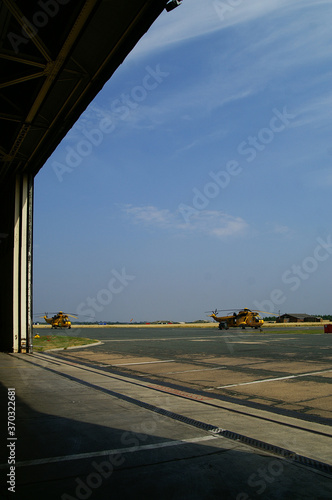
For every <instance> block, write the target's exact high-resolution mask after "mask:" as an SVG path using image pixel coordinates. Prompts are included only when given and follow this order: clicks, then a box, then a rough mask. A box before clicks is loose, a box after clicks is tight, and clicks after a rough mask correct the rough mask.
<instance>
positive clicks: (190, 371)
mask: <svg viewBox="0 0 332 500" xmlns="http://www.w3.org/2000/svg"><path fill="white" fill-rule="evenodd" d="M225 368H226V366H219V367H216V368H199V369H197V370H184V371H182V372H181V371H179V372H167V373H164V375H175V374H176V373H192V372H209V371H213V370H225Z"/></svg>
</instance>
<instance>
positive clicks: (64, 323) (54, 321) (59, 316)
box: [42, 311, 77, 328]
mask: <svg viewBox="0 0 332 500" xmlns="http://www.w3.org/2000/svg"><path fill="white" fill-rule="evenodd" d="M68 316H70V317H72V318H76V319H77V316H74V315H72V314H68V313H64V312H62V311H59V312H58V313H55V314H54V316H52V317H51V318H49V317H48V316H47V313H46V314H45V316H42V317H43V318H44V320H45V321H46V323H48V324H49V325H52V328H71V321H70V320H69V317H68Z"/></svg>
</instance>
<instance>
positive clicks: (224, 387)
mask: <svg viewBox="0 0 332 500" xmlns="http://www.w3.org/2000/svg"><path fill="white" fill-rule="evenodd" d="M330 372H332V370H324V371H321V372H309V373H300V374H299V375H288V376H287V377H278V378H265V379H263V380H254V381H253V382H242V383H240V384H231V385H221V386H219V387H216V389H226V388H227V387H238V386H239V385H250V384H261V383H263V382H278V381H279V380H287V379H291V378H298V377H308V376H309V375H321V374H322V373H330Z"/></svg>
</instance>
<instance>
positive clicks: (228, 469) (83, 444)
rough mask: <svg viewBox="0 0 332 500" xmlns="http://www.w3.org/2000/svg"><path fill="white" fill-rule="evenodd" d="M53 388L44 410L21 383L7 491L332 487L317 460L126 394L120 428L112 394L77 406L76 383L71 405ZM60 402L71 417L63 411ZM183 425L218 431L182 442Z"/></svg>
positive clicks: (197, 497) (198, 496) (188, 434)
mask: <svg viewBox="0 0 332 500" xmlns="http://www.w3.org/2000/svg"><path fill="white" fill-rule="evenodd" d="M44 389H45V388H44ZM49 389H50V387H49V386H48V384H47V383H46V393H45V390H44V391H41V394H40V397H41V398H42V399H43V401H44V403H43V404H45V412H41V411H37V410H36V409H35V407H36V406H38V404H40V400H39V399H38V398H39V396H38V390H37V391H36V387H32V388H31V387H30V386H28V385H27V386H26V387H25V388H24V391H23V392H22V388H21V391H19V390H18V391H17V394H16V437H17V441H15V461H16V468H15V495H13V494H12V493H11V492H9V491H8V487H9V484H7V486H5V485H6V481H7V480H9V478H8V476H7V474H8V473H9V466H8V465H6V464H7V460H8V457H9V448H8V447H7V446H6V444H5V443H6V441H5V440H2V442H3V445H2V446H1V452H0V457H1V464H2V465H3V464H5V466H2V467H1V474H2V477H3V479H2V498H15V499H16V500H21V499H22V500H30V499H34V500H35V499H39V498H43V499H44V498H45V499H47V500H53V499H54V500H55V499H61V500H73V499H77V500H78V499H79V500H87V499H98V500H110V499H121V500H122V499H124V500H126V499H130V500H136V499H139V500H141V499H142V500H143V499H144V500H147V499H148V500H149V499H156V498H158V499H161V500H164V499H165V500H166V499H167V500H169V499H172V500H173V499H174V500H180V499H181V500H182V499H192V500H202V499H209V500H210V499H211V500H212V499H218V500H220V499H235V500H249V499H256V498H267V499H271V500H274V499H281V498H282V499H283V500H288V499H291V500H294V499H297V498H298V499H300V498H301V500H302V499H308V500H309V499H310V500H312V499H313V498H315V499H318V498H319V499H321V500H323V499H329V498H331V496H332V485H331V478H329V477H326V476H324V475H322V474H319V473H317V472H314V471H311V470H310V469H305V468H304V467H301V466H298V465H296V464H292V463H290V462H286V461H285V460H282V459H280V458H276V457H273V456H269V455H264V454H262V453H258V452H257V451H254V450H251V449H250V448H249V447H246V446H244V445H241V444H238V443H233V442H230V441H228V440H224V439H221V438H213V437H212V436H211V434H209V433H207V432H204V431H202V430H199V429H192V428H191V427H190V426H188V425H186V424H182V423H179V422H174V421H172V420H170V419H168V418H166V417H163V416H161V415H153V412H149V411H147V410H144V414H143V413H142V414H140V415H136V412H137V411H138V410H137V409H136V408H134V407H131V406H130V405H129V404H121V405H122V413H121V414H122V415H125V418H124V417H122V420H120V421H119V428H115V427H114V425H113V426H110V425H107V422H108V421H114V419H112V418H108V416H110V417H114V415H113V410H114V411H115V413H116V412H117V411H119V408H113V405H112V400H110V401H106V400H105V397H99V398H98V395H96V397H95V398H93V399H91V398H90V399H89V400H87V401H83V400H82V401H81V402H78V403H79V404H78V405H77V406H78V407H77V406H76V405H75V404H74V403H75V399H74V398H76V397H77V395H76V394H75V392H72V399H74V401H73V407H72V408H71V409H68V405H69V401H68V398H67V397H65V396H64V397H63V398H62V397H61V396H60V397H59V396H58V395H56V391H53V393H52V391H51V392H50V391H49ZM7 390H8V387H5V386H4V385H2V384H0V397H1V401H7ZM19 392H21V396H22V397H21V396H20V395H19ZM78 397H80V396H78ZM29 402H30V403H29ZM37 403H38V404H37ZM91 405H92V406H93V407H94V408H95V413H94V418H95V420H97V421H98V423H96V422H87V421H84V420H88V419H89V418H90V420H92V418H91V412H90V410H91ZM52 409H53V411H52ZM62 411H63V412H64V413H65V414H66V413H67V414H72V415H73V417H72V418H68V417H63V416H61V413H62ZM123 412H124V413H123ZM121 414H120V413H119V416H120V415H121ZM75 415H76V418H75ZM115 417H116V415H115ZM136 417H137V418H136ZM142 417H143V418H142ZM1 428H2V434H3V435H4V434H6V433H7V405H6V404H5V405H4V404H3V405H2V411H1ZM148 428H149V429H150V432H149V431H148V430H147V429H148ZM144 429H146V431H145V432H144ZM179 429H180V434H181V435H182V436H183V439H192V438H198V439H200V438H203V439H209V438H208V436H211V440H210V439H209V440H207V441H206V443H209V444H208V445H207V444H204V445H203V444H201V442H202V440H201V439H200V442H196V443H186V444H179V440H178V439H173V438H172V435H174V434H177V435H179ZM175 431H176V432H175ZM5 437H6V438H7V435H6V436H5ZM7 441H8V440H7ZM11 442H13V441H11ZM203 442H204V441H203ZM212 443H213V445H212ZM105 450H112V452H111V453H105ZM82 454H83V455H82Z"/></svg>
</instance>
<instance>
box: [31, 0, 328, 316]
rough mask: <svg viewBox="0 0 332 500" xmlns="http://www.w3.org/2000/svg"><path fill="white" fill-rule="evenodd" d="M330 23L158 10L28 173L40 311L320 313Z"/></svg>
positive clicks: (324, 307)
mask: <svg viewBox="0 0 332 500" xmlns="http://www.w3.org/2000/svg"><path fill="white" fill-rule="evenodd" d="M235 5H236V6H235ZM331 17H332V4H331V2H329V1H323V0H322V1H319V0H315V1H313V0H312V1H311V0H301V1H300V2H299V1H298V0H287V1H284V0H278V1H274V0H251V1H250V2H245V1H242V2H241V1H240V0H239V1H237V2H234V1H231V0H225V1H221V0H220V1H218V0H184V1H183V3H182V5H181V6H180V7H178V8H177V9H175V10H173V11H172V12H170V13H167V12H166V11H165V12H164V13H163V14H162V15H161V16H160V18H159V19H158V20H157V21H156V22H155V23H154V25H153V26H152V27H151V29H150V30H149V32H148V33H147V34H146V35H145V36H144V37H143V38H142V39H141V41H140V42H139V43H138V44H137V46H136V47H135V49H134V50H133V51H132V52H131V54H130V55H129V56H128V57H127V59H126V60H125V62H124V63H123V64H122V65H121V67H119V69H118V70H117V72H116V73H115V75H114V76H113V77H112V78H111V80H110V81H109V82H108V83H107V84H106V85H105V86H104V88H103V90H102V91H101V92H100V94H99V95H98V96H97V97H96V99H95V100H94V101H93V102H92V103H91V104H90V106H89V107H88V109H87V110H86V111H85V113H84V114H83V115H82V116H81V118H80V119H79V120H78V122H77V123H76V125H75V126H74V127H73V129H72V130H71V131H70V132H69V133H68V135H67V137H66V138H65V139H64V140H63V141H62V143H61V144H60V145H59V147H58V148H57V149H56V151H55V152H54V154H53V155H52V156H51V158H50V159H49V160H48V162H47V163H46V165H45V166H44V167H43V169H42V170H41V171H40V172H39V174H38V175H37V177H36V181H35V227H34V309H35V311H56V310H66V311H70V312H74V313H75V312H78V313H79V314H81V315H84V314H85V316H88V317H89V318H90V319H93V320H98V321H99V320H108V321H130V320H131V319H133V320H134V321H153V320H157V319H171V320H174V321H192V320H196V319H205V318H206V314H205V311H207V310H209V309H215V308H221V309H226V308H241V307H249V308H252V309H263V310H266V311H279V310H281V312H282V313H284V312H297V313H300V312H301V313H302V312H304V313H311V314H329V313H331V310H332V307H331V305H332V304H331V292H330V289H331V285H330V280H331V278H330V277H331V268H332V229H331V222H330V216H331V208H330V199H331V188H332V141H331V136H332V122H331V119H330V112H331V104H332V91H331V80H332V43H331V42H332V33H331V28H330V19H331ZM82 318H83V316H82Z"/></svg>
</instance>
